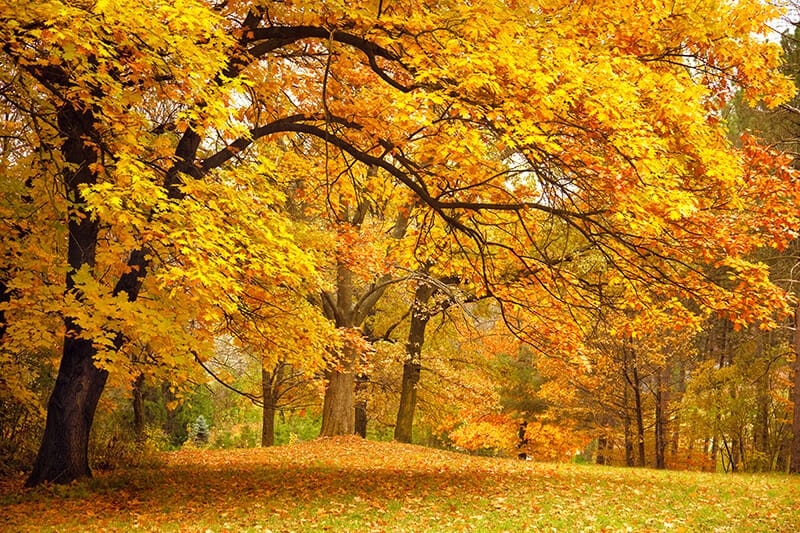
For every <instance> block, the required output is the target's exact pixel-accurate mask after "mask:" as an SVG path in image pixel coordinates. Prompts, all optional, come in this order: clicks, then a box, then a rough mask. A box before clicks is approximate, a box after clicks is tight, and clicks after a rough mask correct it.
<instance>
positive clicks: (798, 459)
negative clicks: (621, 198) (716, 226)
mask: <svg viewBox="0 0 800 533" xmlns="http://www.w3.org/2000/svg"><path fill="white" fill-rule="evenodd" d="M799 294H800V293H799ZM794 355H795V359H794V365H793V366H794V387H793V388H792V400H794V411H793V416H792V447H791V451H790V463H789V472H791V473H793V474H800V297H799V298H798V303H797V308H796V309H795V311H794Z"/></svg>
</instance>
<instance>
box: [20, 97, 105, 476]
mask: <svg viewBox="0 0 800 533" xmlns="http://www.w3.org/2000/svg"><path fill="white" fill-rule="evenodd" d="M57 122H58V127H59V130H60V131H61V133H62V134H63V135H64V136H65V137H66V139H65V140H64V144H63V145H62V153H63V154H64V160H65V161H66V162H67V163H69V164H71V165H72V167H71V168H68V169H65V170H64V184H65V186H66V187H65V190H66V194H67V198H68V199H69V200H70V201H71V202H73V204H72V208H73V210H74V211H75V214H73V215H71V216H70V219H69V223H68V228H69V244H68V246H67V261H68V263H69V266H70V269H71V270H70V271H69V272H68V273H67V280H66V289H67V291H72V290H73V289H74V288H75V282H74V280H73V277H72V276H73V275H74V273H75V272H76V271H77V270H78V269H80V268H81V267H85V266H88V267H89V268H91V267H93V266H94V264H95V251H96V247H97V236H98V231H99V225H98V222H97V220H96V219H94V220H93V219H92V217H91V216H89V213H88V212H87V211H86V209H85V206H84V205H83V204H82V202H81V200H80V188H81V187H82V186H84V185H91V184H93V183H96V181H97V176H96V175H95V174H94V173H93V171H92V170H91V164H92V163H94V162H95V161H96V160H97V155H96V153H95V148H94V147H93V146H91V145H90V144H89V139H91V138H92V137H94V136H95V133H96V132H95V129H94V125H95V124H94V122H95V119H94V116H93V115H92V112H91V111H89V110H78V109H76V108H75V107H74V106H73V105H72V104H69V103H67V104H64V106H63V107H62V108H61V109H59V111H58V115H57ZM77 296H78V298H80V294H78V295H77ZM65 325H66V331H67V334H66V336H65V339H64V346H63V355H62V358H61V365H60V367H59V370H58V377H57V378H56V384H55V387H54V389H53V393H52V395H51V396H50V400H49V402H48V404H47V421H46V424H45V431H44V436H43V438H42V444H41V447H40V448H39V453H38V456H37V457H36V463H35V464H34V467H33V471H32V472H31V475H30V477H29V478H28V480H27V482H26V485H28V486H33V485H37V484H39V483H43V482H45V481H51V482H55V483H69V482H70V481H72V480H74V479H78V478H81V477H89V476H91V470H90V468H89V459H88V447H89V431H90V430H91V427H92V421H93V419H94V413H95V410H96V408H97V402H98V401H99V400H100V395H101V394H102V392H103V387H104V386H105V383H106V379H107V373H106V372H105V371H102V370H99V369H98V368H97V367H95V366H94V361H93V360H94V356H95V354H96V350H95V348H94V346H93V345H92V342H91V341H90V340H86V339H82V338H80V334H81V331H82V330H81V327H80V326H79V325H78V324H76V323H75V322H74V321H73V320H72V319H70V318H66V320H65Z"/></svg>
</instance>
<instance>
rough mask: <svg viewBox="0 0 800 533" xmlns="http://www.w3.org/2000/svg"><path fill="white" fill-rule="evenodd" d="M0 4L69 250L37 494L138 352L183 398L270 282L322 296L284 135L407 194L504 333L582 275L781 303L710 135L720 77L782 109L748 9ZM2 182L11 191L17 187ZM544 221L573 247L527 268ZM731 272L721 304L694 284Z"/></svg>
mask: <svg viewBox="0 0 800 533" xmlns="http://www.w3.org/2000/svg"><path fill="white" fill-rule="evenodd" d="M2 7H3V10H2V13H3V14H2V15H0V22H2V23H3V25H4V27H5V28H6V29H7V31H5V32H4V34H3V37H2V42H0V47H2V54H3V55H2V59H0V61H2V63H3V65H4V66H5V65H7V66H8V68H5V69H3V70H4V72H5V73H4V74H3V76H4V79H3V82H4V83H5V84H10V85H11V86H14V87H16V88H22V87H24V88H26V90H25V91H24V92H25V93H26V94H30V95H31V96H32V98H31V101H26V102H23V104H25V105H20V103H18V102H13V101H10V100H8V99H6V102H5V103H6V105H8V106H11V107H13V108H14V109H15V110H16V111H17V112H19V113H20V116H22V115H24V116H26V117H31V116H34V115H35V116H37V117H39V118H40V120H41V121H42V122H46V123H47V127H46V129H45V130H43V131H41V132H40V133H38V134H37V137H36V138H35V139H31V140H29V141H28V140H26V142H29V143H30V144H31V147H30V150H29V151H30V153H41V152H48V153H49V154H50V157H52V158H53V160H54V161H55V164H54V165H53V166H54V167H56V168H58V172H49V173H47V174H44V175H43V177H44V180H45V181H47V184H48V185H49V186H50V190H56V191H58V192H59V194H60V195H61V196H62V197H63V198H64V201H63V202H62V207H61V208H60V209H56V208H54V211H55V212H56V213H59V214H60V215H62V216H63V217H65V218H66V219H67V220H68V222H67V225H66V226H67V230H68V235H69V238H68V240H67V239H66V236H65V235H62V238H63V240H62V246H66V254H64V257H65V258H66V259H65V260H64V261H62V262H61V269H62V272H66V279H65V281H64V282H63V289H65V290H64V291H63V293H61V291H55V292H56V294H63V303H60V304H59V307H60V310H59V312H60V314H61V316H63V320H64V327H65V329H66V334H65V335H64V338H63V352H62V357H61V366H60V371H59V378H58V380H57V383H56V386H55V388H54V392H53V395H52V398H51V402H50V404H49V409H48V421H47V425H46V430H45V435H44V438H43V441H42V447H41V450H40V454H39V458H38V460H37V463H36V466H35V468H34V471H33V474H32V475H31V477H30V479H29V484H36V483H40V482H43V481H59V482H66V481H69V480H71V479H74V478H78V477H82V476H86V475H89V473H90V470H89V466H88V459H87V454H86V441H87V438H88V432H89V429H90V427H91V422H92V416H93V413H94V410H95V407H96V404H97V401H98V399H99V397H100V394H101V393H102V390H103V387H104V384H105V381H106V379H107V372H109V371H112V372H117V371H120V369H121V368H124V367H125V365H126V364H127V363H124V361H127V359H128V358H127V355H128V354H127V351H126V350H127V347H128V346H130V345H131V344H132V343H135V342H138V343H139V344H147V345H150V346H151V347H158V351H157V352H155V353H154V355H153V357H154V358H156V359H157V360H164V361H167V362H168V366H169V367H170V368H173V369H175V372H176V381H178V382H180V381H181V380H180V373H181V371H180V369H181V368H185V367H187V366H190V365H192V364H193V363H194V362H195V361H196V360H199V361H203V360H204V359H206V358H207V357H208V356H209V354H210V353H211V351H212V350H211V346H212V345H213V342H212V339H213V337H214V333H215V330H217V329H218V328H219V327H220V324H223V323H224V322H225V320H226V318H227V317H229V316H236V315H237V314H243V313H246V311H247V309H249V308H250V307H252V306H253V301H252V300H253V299H266V300H268V301H269V295H268V294H265V292H267V293H269V292H270V291H269V290H265V287H275V286H279V287H288V288H289V290H293V291H296V292H297V293H298V294H302V295H307V294H311V293H317V292H319V289H320V288H321V285H322V280H321V279H320V278H319V276H318V268H317V267H318V266H319V262H320V261H319V258H318V257H316V256H315V254H313V253H311V254H309V253H307V251H304V250H302V249H300V248H299V247H298V246H297V244H296V242H295V241H294V238H293V236H292V234H293V230H294V227H293V224H292V223H291V221H290V217H287V216H286V215H285V213H283V212H282V211H281V210H280V209H279V208H278V207H277V206H280V205H281V204H282V196H283V191H282V190H281V189H280V187H278V186H277V182H278V181H279V180H278V179H277V178H276V177H275V174H274V172H273V171H272V170H273V169H274V167H273V159H271V158H270V157H268V154H269V149H268V148H269V146H270V145H273V146H274V142H273V141H275V139H276V136H277V135H278V134H291V135H296V137H295V138H296V139H297V142H298V143H301V144H302V143H314V142H316V143H319V145H320V146H322V147H323V149H322V150H319V151H318V152H316V154H314V155H313V157H312V158H311V159H312V161H310V162H309V163H308V165H307V170H310V169H313V170H320V169H322V170H323V171H327V170H329V169H331V168H335V169H341V168H357V167H361V168H368V169H374V172H376V173H377V174H378V175H380V176H381V178H382V180H383V181H384V182H385V181H386V180H389V181H391V182H394V183H397V184H401V185H402V186H404V187H405V188H406V189H407V190H408V191H409V192H408V194H409V195H413V196H414V197H415V201H416V202H418V203H419V205H421V206H424V208H425V210H426V214H425V215H424V218H423V220H425V221H426V224H425V225H422V226H420V228H419V229H420V230H421V231H420V233H418V234H417V243H418V244H417V245H418V246H419V247H421V248H423V249H424V247H426V246H430V245H431V243H430V240H429V237H435V238H436V239H440V238H442V239H444V242H437V243H436V244H437V245H438V246H439V247H440V248H441V249H442V250H445V251H446V252H447V253H448V254H449V253H450V252H451V251H460V252H461V253H460V257H461V258H462V259H461V261H460V263H459V265H458V266H459V268H461V269H462V270H463V272H460V273H459V278H460V279H462V280H463V281H464V282H471V283H473V284H474V285H475V286H476V287H482V290H483V291H484V292H485V293H486V294H491V295H492V296H494V297H495V298H497V299H498V301H500V302H502V304H503V308H504V313H506V316H509V314H515V315H516V314H517V313H519V318H520V319H521V320H522V321H521V322H514V323H512V324H511V325H512V326H513V327H514V328H515V329H516V331H517V333H518V334H519V335H520V336H521V337H523V338H526V339H527V340H528V341H529V342H531V343H532V344H534V345H536V344H539V345H541V344H542V343H543V342H548V343H549V342H555V341H556V339H554V338H552V337H553V336H552V335H551V336H550V337H551V338H549V339H545V338H544V337H542V331H543V330H541V329H540V328H539V327H538V324H541V321H542V316H541V315H540V316H538V317H537V316H535V315H536V313H537V312H538V311H536V310H533V309H532V308H531V306H529V305H527V304H526V302H540V301H541V302H543V303H542V306H541V307H540V306H539V305H538V304H537V307H540V309H547V308H555V307H575V308H580V306H581V305H582V303H581V302H582V301H584V296H585V292H586V288H587V287H586V285H585V283H584V280H583V279H582V278H581V277H580V276H578V275H577V272H579V271H581V270H585V267H586V265H587V264H589V263H593V264H595V265H600V264H602V268H598V270H602V271H603V272H614V273H616V281H615V282H616V283H623V284H629V285H631V286H632V288H634V289H635V288H639V287H643V286H650V287H654V288H659V289H660V290H661V292H663V293H665V294H671V293H674V292H678V293H682V294H683V293H686V294H687V295H690V296H691V297H692V298H693V299H694V301H695V302H697V304H698V305H700V306H702V307H703V308H707V309H714V310H717V311H719V312H721V313H727V314H729V315H730V316H731V317H732V319H733V320H736V321H737V322H746V321H752V320H758V319H762V318H764V319H767V318H766V317H765V315H766V314H768V313H767V311H766V309H770V312H771V307H772V306H774V305H776V302H779V301H781V294H780V291H779V290H777V289H776V288H775V287H773V286H772V285H771V284H769V282H768V280H767V279H766V275H765V273H764V272H763V271H762V270H761V269H759V268H757V267H756V266H754V265H753V264H751V263H749V262H748V261H746V260H745V259H744V258H743V257H742V253H743V252H745V251H747V250H749V249H750V248H752V247H753V246H755V245H757V244H758V243H760V242H761V240H760V238H759V237H758V236H757V235H754V234H753V232H750V231H746V230H747V229H749V228H752V227H754V226H759V227H760V226H763V224H754V221H753V220H752V218H750V219H748V217H746V216H744V215H743V216H731V213H730V209H731V208H736V207H737V206H740V205H742V204H743V203H745V201H746V200H747V198H745V197H744V196H743V194H742V192H741V190H742V189H741V185H742V184H743V183H742V180H743V178H742V176H743V174H744V173H743V165H744V163H745V162H746V161H748V159H746V158H742V157H741V155H742V154H741V153H740V152H737V150H736V149H734V148H732V147H731V146H730V145H729V144H728V143H727V141H726V140H725V138H724V136H723V135H722V130H721V126H720V125H719V123H718V121H717V119H716V114H717V113H718V111H719V110H720V109H721V108H722V106H723V105H724V104H725V101H726V99H727V94H728V91H729V90H730V88H731V87H732V85H733V84H734V83H735V84H736V85H737V87H741V88H742V89H743V90H744V91H745V93H746V95H747V97H748V98H753V99H755V98H759V97H762V98H764V99H765V101H767V102H768V103H779V102H780V101H782V100H784V99H785V98H786V97H787V96H788V95H789V94H790V93H791V89H790V86H789V83H788V82H787V80H786V79H785V78H784V77H782V76H780V75H779V74H778V73H777V72H776V69H777V67H778V65H779V50H778V47H776V46H775V45H773V44H770V43H768V42H761V41H759V40H757V39H756V38H755V37H754V35H756V34H757V33H759V32H762V31H763V29H764V28H763V26H762V24H763V22H764V21H765V20H767V19H768V18H769V17H771V16H772V15H773V11H772V10H771V8H769V7H767V6H764V5H762V3H761V2H758V1H756V0H741V1H739V2H736V3H733V4H731V3H722V2H716V1H712V2H707V3H704V4H703V5H701V6H697V5H694V4H691V5H689V4H686V5H684V4H683V3H678V4H675V5H669V6H661V5H658V4H655V5H651V4H650V3H648V2H641V3H635V4H633V5H630V4H629V3H619V2H617V1H612V0H606V1H604V2H602V4H594V5H592V6H588V5H584V4H575V3H573V2H555V3H554V2H547V3H543V4H542V5H535V6H534V5H529V4H527V3H525V4H518V3H514V2H502V1H495V0H486V1H481V2H469V3H467V2H463V3H462V2H452V3H446V4H435V5H431V6H426V7H424V8H420V6H418V5H417V4H414V3H407V2H392V3H388V4H384V3H383V2H378V3H377V4H376V3H375V2H374V1H369V0H365V1H363V2H356V3H352V4H351V5H348V6H347V8H344V7H343V6H342V5H341V4H340V3H339V2H322V3H319V2H315V3H314V4H313V5H311V4H306V3H305V2H299V3H279V4H274V5H270V7H269V9H266V8H264V7H263V6H260V5H259V4H258V3H255V2H249V1H244V0H242V1H237V2H227V3H221V4H215V3H210V2H205V1H202V0H183V1H182V2H180V3H179V4H174V3H173V4H170V5H164V4H163V3H159V2H149V1H145V2H140V1H139V2H132V1H129V0H108V1H101V2H97V3H95V4H93V5H92V6H91V7H88V8H84V7H80V6H78V5H73V4H61V3H55V4H52V3H48V4H37V3H34V2H11V3H9V2H6V3H4V4H3V6H2ZM598 13H599V14H602V15H601V16H598ZM732 36H734V37H732ZM498 58H502V59H503V60H502V61H498ZM18 92H23V91H22V90H19V91H18ZM522 102H528V103H532V104H533V105H524V104H522ZM303 147H304V146H298V151H300V152H302V148H303ZM751 150H753V151H755V148H751ZM764 157H767V156H764ZM12 170H13V172H12V173H11V177H10V178H9V179H10V180H13V181H15V183H25V181H26V180H27V179H28V178H29V177H30V176H32V175H34V174H35V172H34V171H33V167H32V165H31V164H21V165H19V166H16V167H14V168H13V169H12ZM367 174H368V173H367V172H354V173H352V174H346V176H347V177H348V178H349V177H350V176H351V175H352V176H354V179H362V178H361V177H363V176H366V175H367ZM325 176H326V178H330V179H331V181H332V182H333V181H335V179H336V176H337V174H325ZM754 183H755V184H756V185H757V184H759V183H763V180H762V181H757V180H756V181H754ZM364 190H365V191H366V192H365V194H367V193H369V192H370V189H369V187H367V188H365V189H364ZM746 192H748V193H750V192H752V193H753V194H758V193H760V192H761V191H760V189H759V188H758V187H755V186H754V187H753V188H752V191H751V190H749V189H748V190H747V191H746ZM342 205H344V204H342ZM350 205H351V209H357V207H358V205H359V204H358V203H357V202H356V203H351V204H350ZM56 207H57V206H56ZM782 212H783V211H781V209H780V206H773V205H768V206H767V208H766V209H765V210H764V212H763V213H761V214H759V215H763V216H764V217H773V219H779V217H780V216H781V213H782ZM737 215H738V211H737ZM756 222H760V221H756ZM553 223H559V224H563V225H564V226H565V227H567V228H569V232H570V239H571V240H572V242H574V243H575V244H574V245H572V244H571V245H570V246H569V247H568V250H567V249H565V248H561V249H559V248H556V247H548V248H537V245H538V242H539V241H540V240H541V239H540V237H541V233H540V232H541V231H542V229H543V228H547V227H552V225H553ZM433 227H439V228H447V231H433V232H432V231H430V229H431V228H433ZM488 228H492V231H488ZM36 229H37V231H40V232H44V233H46V232H47V228H44V227H42V228H36ZM545 231H546V229H545ZM498 234H502V235H504V238H503V239H502V240H495V239H494V236H496V235H498ZM441 236H446V237H441ZM51 240H52V239H51ZM64 243H65V244H64ZM724 254H727V255H728V257H727V258H725V259H723V260H722V261H723V262H724V263H725V264H726V266H727V267H728V268H729V269H730V272H731V275H732V276H733V277H734V278H735V280H736V282H737V283H738V285H736V286H735V290H733V291H732V290H729V289H727V288H725V287H721V286H719V285H715V284H714V283H712V282H711V280H709V279H707V278H706V277H704V276H703V275H702V272H700V271H698V270H697V269H696V268H693V265H694V262H695V260H697V259H698V258H699V259H700V260H701V261H705V262H708V263H716V262H718V261H720V259H719V257H720V256H721V255H724ZM509 265H514V267H511V266H509ZM24 266H25V265H16V266H15V267H13V268H10V269H6V270H4V275H6V276H9V275H10V276H12V278H13V277H14V276H16V275H17V273H18V272H22V271H24ZM343 266H344V265H342V267H343ZM510 271H514V275H513V276H509V275H508V274H509V272H510ZM509 280H512V281H509ZM601 281H603V280H601ZM603 282H605V281H603ZM337 283H339V285H338V287H337V296H338V297H340V299H341V302H342V303H343V306H340V307H341V308H342V309H344V310H346V311H347V313H348V316H347V317H345V316H344V315H342V316H341V317H340V318H341V320H340V323H341V326H342V327H345V328H351V327H354V326H356V325H357V324H358V322H357V321H355V320H353V318H354V316H350V315H352V312H353V307H351V306H348V305H345V304H347V303H350V302H354V301H355V299H354V298H353V297H352V294H351V287H352V283H351V281H350V275H349V274H348V271H347V269H346V268H337ZM15 284H19V282H17V281H16V279H9V280H8V282H7V286H8V287H12V286H14V285H15ZM6 292H7V291H6ZM145 294H146V295H147V298H144V297H143V295H145ZM221 295H222V296H221ZM262 296H263V298H262ZM58 298H59V297H58V296H51V299H50V300H48V301H53V300H58ZM10 300H14V296H13V294H12V296H11V299H10ZM753 302H756V303H758V304H763V305H752V303H753ZM5 306H6V307H13V306H14V302H13V301H9V302H6V303H5ZM567 315H568V313H565V314H564V315H563V316H567ZM165 318H167V319H168V320H164V319H165ZM310 319H314V320H316V318H311V317H310ZM529 319H530V320H529ZM155 341H158V342H155ZM565 353H566V352H565ZM343 354H344V355H345V357H344V359H343V360H342V361H340V368H341V370H343V372H342V371H340V370H339V369H338V368H339V367H333V368H332V371H331V376H330V377H331V383H338V382H339V381H341V382H342V383H343V388H342V390H345V389H347V390H349V389H350V388H351V386H352V383H351V382H350V380H349V377H348V375H349V374H350V373H351V368H350V366H351V362H352V361H353V360H354V356H355V354H354V353H352V348H351V347H348V346H347V345H346V346H345V348H344V351H343ZM334 389H337V390H338V387H335V386H334ZM331 390H333V389H331ZM339 397H341V398H344V399H345V401H344V403H340V401H339V400H338V399H337V398H339ZM347 398H349V396H348V395H347V394H346V393H345V394H343V395H333V394H331V396H330V398H329V399H328V401H327V402H326V410H327V411H329V412H330V413H340V412H341V413H343V412H344V411H343V410H342V405H346V404H347V403H348V400H347ZM351 418H352V414H343V415H342V416H338V415H337V416H334V415H331V416H329V420H331V423H332V424H333V425H332V426H330V429H325V428H324V429H323V432H324V433H325V434H332V433H339V432H342V431H346V430H347V429H349V427H348V422H347V421H348V420H349V419H351Z"/></svg>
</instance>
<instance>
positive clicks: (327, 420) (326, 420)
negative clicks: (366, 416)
mask: <svg viewBox="0 0 800 533" xmlns="http://www.w3.org/2000/svg"><path fill="white" fill-rule="evenodd" d="M349 366H350V369H349V370H348V369H343V370H337V369H334V370H331V371H329V372H328V386H327V388H326V389H325V401H324V402H323V406H322V429H321V430H320V436H322V437H333V436H337V435H352V434H353V433H354V432H355V407H354V404H353V398H354V395H353V387H354V386H355V374H354V373H353V370H352V361H351V364H350V365H349Z"/></svg>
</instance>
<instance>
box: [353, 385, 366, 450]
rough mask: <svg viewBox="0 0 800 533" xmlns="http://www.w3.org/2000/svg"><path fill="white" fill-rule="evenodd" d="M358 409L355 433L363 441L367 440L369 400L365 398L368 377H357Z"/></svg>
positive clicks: (356, 409)
mask: <svg viewBox="0 0 800 533" xmlns="http://www.w3.org/2000/svg"><path fill="white" fill-rule="evenodd" d="M355 381H356V386H355V389H356V392H355V395H356V407H355V425H354V427H355V430H354V433H355V434H356V435H358V436H360V437H361V438H363V439H366V438H367V400H366V398H365V397H364V394H365V393H366V386H367V381H368V378H367V375H366V374H359V375H358V376H356V380H355Z"/></svg>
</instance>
